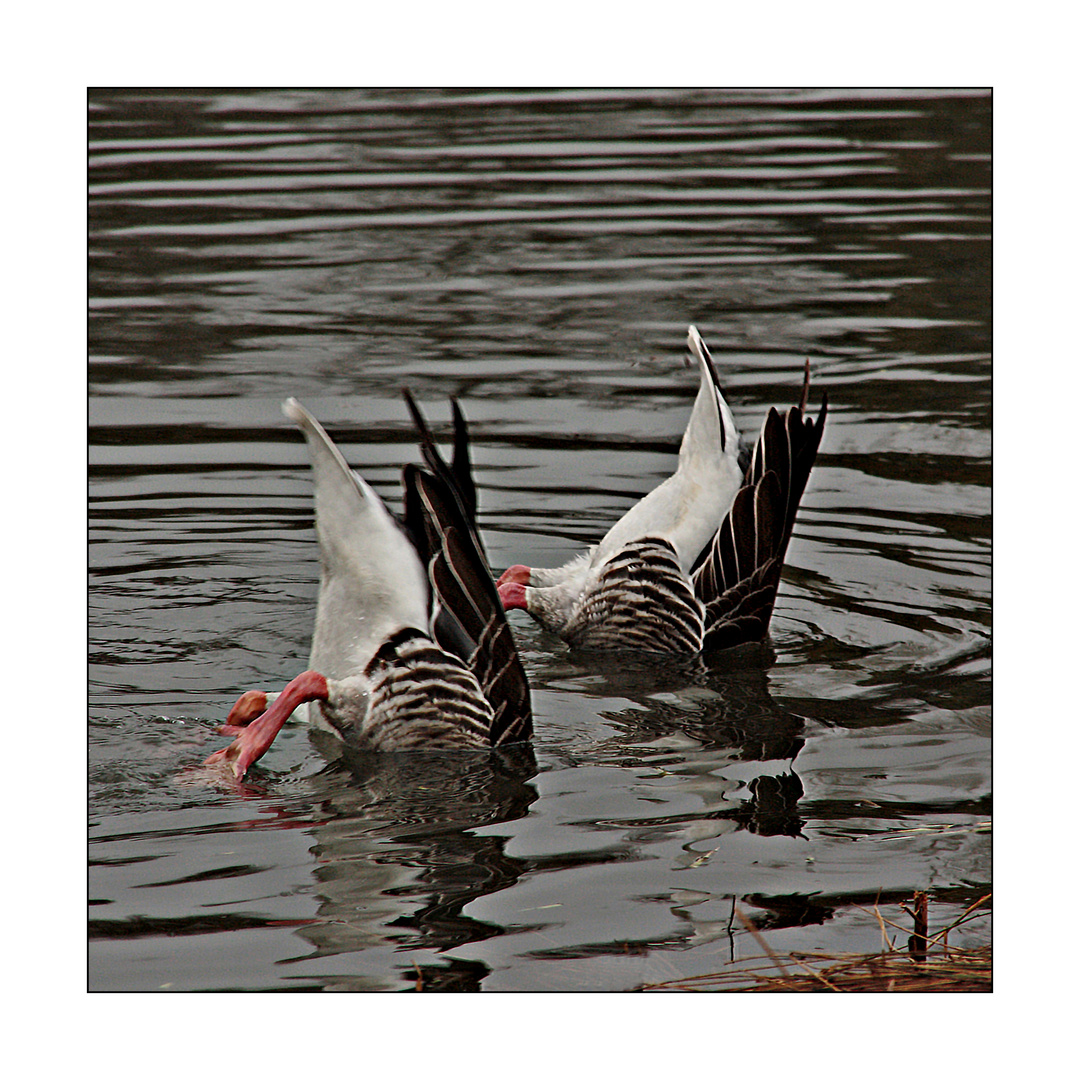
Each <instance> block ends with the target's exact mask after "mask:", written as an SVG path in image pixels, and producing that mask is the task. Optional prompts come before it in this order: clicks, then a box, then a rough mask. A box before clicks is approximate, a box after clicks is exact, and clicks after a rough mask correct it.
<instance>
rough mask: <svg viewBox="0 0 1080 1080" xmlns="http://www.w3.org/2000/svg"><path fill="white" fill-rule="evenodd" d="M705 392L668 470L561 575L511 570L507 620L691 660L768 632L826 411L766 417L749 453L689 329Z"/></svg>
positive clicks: (605, 645) (592, 642)
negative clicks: (515, 617)
mask: <svg viewBox="0 0 1080 1080" xmlns="http://www.w3.org/2000/svg"><path fill="white" fill-rule="evenodd" d="M687 343H688V346H689V349H690V352H691V353H692V354H693V356H694V357H695V358H696V360H697V363H698V367H699V370H700V376H701V385H700V388H699V390H698V393H697V397H696V398H695V400H694V407H693V410H692V411H691V414H690V420H689V422H688V423H687V426H686V432H685V434H684V435H683V439H682V443H681V445H680V447H679V462H678V467H677V468H676V471H675V473H674V474H673V475H672V476H669V477H668V478H667V479H666V480H665V481H664V482H663V483H661V484H660V485H659V486H658V487H657V488H655V489H654V490H653V491H651V492H650V493H649V494H648V495H646V496H645V497H644V498H643V499H641V500H640V501H639V502H638V503H636V504H635V505H634V506H633V507H631V508H630V510H628V511H627V513H626V514H625V515H624V516H623V517H622V518H621V519H620V520H619V521H617V522H616V523H615V524H614V525H613V526H612V527H611V529H610V530H609V531H608V533H607V535H606V536H604V538H603V539H602V540H601V541H600V542H599V543H598V544H596V545H594V546H593V547H592V548H590V549H589V550H588V551H586V552H583V553H582V554H580V555H578V556H577V557H575V558H573V559H571V560H570V561H569V562H568V563H566V565H565V566H561V567H557V568H553V569H538V568H534V567H527V566H522V565H516V566H511V567H509V568H508V569H507V570H506V571H505V572H504V573H503V574H502V575H501V576H500V578H499V580H498V582H497V586H498V591H499V597H500V599H501V600H502V602H503V607H504V608H505V609H506V610H507V611H514V610H517V609H521V610H525V611H527V612H528V613H529V614H530V615H531V616H532V617H533V618H534V619H535V620H536V621H537V622H538V623H539V624H540V625H541V626H543V627H544V628H545V629H547V630H550V631H552V632H554V633H555V634H557V635H558V636H559V637H561V638H562V639H563V640H564V641H566V642H567V643H568V644H570V645H571V646H572V647H575V648H580V649H596V650H634V651H645V652H653V653H664V654H668V655H680V656H681V655H693V654H698V653H702V652H706V651H712V650H716V649H723V648H729V647H732V646H736V645H741V644H744V643H747V642H752V641H763V640H764V639H765V638H766V636H767V635H768V630H769V620H770V619H771V617H772V611H773V605H774V603H775V601H776V591H777V588H778V587H779V584H780V571H781V569H782V568H783V564H784V556H785V553H786V551H787V546H788V541H789V540H790V539H791V531H792V528H793V526H794V524H795V513H796V511H797V510H798V507H799V500H800V499H801V498H802V493H803V490H804V489H805V487H806V482H807V479H808V478H809V476H810V470H811V468H812V466H813V464H814V459H815V458H816V456H817V450H818V446H819V445H820V443H821V436H822V432H823V430H824V427H825V417H826V414H827V412H828V399H827V396H826V395H825V394H822V401H821V410H820V412H819V413H818V416H817V419H816V420H811V419H809V418H808V417H807V416H806V415H805V414H806V404H807V396H808V394H809V389H810V362H809V360H807V362H806V366H805V371H804V375H803V386H802V395H801V398H800V401H799V404H798V405H796V406H793V407H791V408H790V409H788V410H787V412H786V413H785V414H783V415H781V414H780V413H779V412H778V411H777V410H776V409H775V408H771V409H770V410H769V412H768V414H767V416H766V418H765V420H764V422H763V424H762V427H761V432H760V435H759V437H758V440H757V444H756V445H755V447H754V450H753V453H752V454H751V453H750V452H749V451H748V450H747V447H746V445H745V443H744V442H743V439H742V437H741V435H740V433H739V430H738V428H737V427H736V425H735V421H734V418H733V417H732V414H731V410H730V408H729V407H728V404H727V402H726V401H725V400H724V395H723V393H722V392H721V389H720V382H719V379H718V378H717V375H716V368H715V366H714V364H713V361H712V357H711V355H710V353H709V350H708V347H707V346H706V345H705V342H704V341H703V340H702V337H701V335H700V334H699V333H698V331H697V328H696V327H694V326H691V327H690V328H689V331H688V335H687Z"/></svg>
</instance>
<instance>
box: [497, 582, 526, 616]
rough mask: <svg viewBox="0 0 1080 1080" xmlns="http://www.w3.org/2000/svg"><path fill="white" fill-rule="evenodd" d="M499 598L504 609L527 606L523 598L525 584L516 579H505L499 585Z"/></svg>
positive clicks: (510, 609) (511, 609)
mask: <svg viewBox="0 0 1080 1080" xmlns="http://www.w3.org/2000/svg"><path fill="white" fill-rule="evenodd" d="M499 599H500V600H501V601H502V606H503V610H504V611H513V610H514V609H515V608H525V609H527V608H528V604H527V603H526V600H525V586H524V585H522V584H521V583H520V582H518V581H505V582H503V584H502V585H500V586H499Z"/></svg>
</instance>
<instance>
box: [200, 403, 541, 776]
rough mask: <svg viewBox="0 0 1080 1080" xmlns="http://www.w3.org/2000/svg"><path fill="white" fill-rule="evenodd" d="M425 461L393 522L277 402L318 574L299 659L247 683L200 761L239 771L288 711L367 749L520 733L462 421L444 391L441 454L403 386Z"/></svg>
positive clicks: (294, 408)
mask: <svg viewBox="0 0 1080 1080" xmlns="http://www.w3.org/2000/svg"><path fill="white" fill-rule="evenodd" d="M405 398H406V401H407V403H408V405H409V408H410V411H411V412H412V414H413V418H414V420H416V422H417V426H418V428H419V431H420V436H421V449H422V452H423V456H424V459H425V463H426V464H427V465H428V468H429V470H430V471H428V470H425V469H422V468H420V467H419V466H417V465H412V464H410V465H406V466H405V468H404V470H403V476H402V480H403V485H404V492H405V515H404V521H399V520H398V519H396V518H395V517H394V516H393V515H392V514H391V513H390V511H389V510H388V509H387V508H386V506H385V504H384V503H383V501H382V499H380V498H379V496H378V494H377V493H376V492H375V491H374V490H373V489H372V488H371V487H370V486H369V485H368V484H367V483H366V482H365V481H364V479H363V478H362V477H360V476H359V475H358V474H357V473H355V472H353V471H352V470H351V469H350V468H349V467H348V465H347V464H346V462H345V458H344V457H343V456H342V454H341V451H340V450H339V449H338V447H337V446H335V444H334V442H333V440H332V439H331V438H330V436H329V435H328V434H327V433H326V431H325V430H324V428H323V427H322V425H321V424H320V423H319V422H318V421H317V420H316V419H315V417H314V416H312V415H311V413H310V412H308V410H307V409H306V408H304V406H303V405H301V404H300V403H299V402H298V401H296V399H295V398H289V400H288V401H286V402H285V403H284V405H283V406H282V411H283V412H284V413H285V415H286V416H287V417H288V418H289V419H290V420H292V421H293V422H294V423H296V424H297V425H298V426H299V427H300V429H301V431H302V432H303V434H304V438H305V439H306V441H307V446H308V451H309V453H310V456H311V464H312V471H313V478H314V488H315V529H316V534H317V538H318V545H319V560H320V571H321V572H320V581H319V595H318V603H317V607H316V615H315V633H314V638H313V640H312V646H311V656H310V659H309V662H308V669H307V670H306V671H304V672H302V673H301V674H299V675H297V676H296V677H295V678H294V679H292V680H291V681H290V682H289V683H288V684H287V685H286V686H285V688H284V689H283V690H282V691H281V692H280V693H278V694H268V693H266V692H264V691H261V690H249V691H248V692H246V693H245V694H242V695H241V696H240V698H239V699H238V700H237V702H236V704H235V705H234V706H233V708H232V710H231V711H230V713H229V715H228V718H227V720H226V723H225V725H224V726H223V727H222V728H220V729H219V731H220V733H221V734H223V735H233V736H236V738H235V740H234V742H233V743H232V744H231V745H230V746H227V747H225V748H224V749H222V750H218V751H217V752H215V753H213V754H211V755H210V757H208V758H207V759H206V761H205V763H204V764H206V765H213V764H217V763H221V762H224V763H226V764H227V765H229V766H230V767H231V769H232V771H233V773H234V774H235V776H236V777H237V778H238V779H242V778H243V777H244V775H245V773H246V772H247V770H248V769H249V768H250V767H251V765H252V764H253V763H254V762H255V761H256V760H258V759H259V758H260V757H261V756H262V755H263V754H265V753H266V751H267V750H268V749H269V748H270V746H271V744H272V743H273V741H274V739H275V737H276V736H277V733H278V732H279V731H280V730H281V728H282V726H283V725H284V724H285V722H286V721H287V720H288V719H289V717H290V716H293V715H295V716H296V718H297V719H300V720H307V721H308V722H309V723H310V724H312V726H314V727H318V728H322V729H324V730H326V731H328V732H330V733H331V734H333V735H336V736H338V737H340V738H341V739H342V740H343V741H346V742H350V743H352V744H354V745H357V746H361V747H365V748H368V749H372V750H381V751H404V750H452V749H492V748H495V747H500V746H503V745H505V744H509V743H513V742H520V741H525V740H527V739H529V738H530V737H531V735H532V710H531V705H530V696H529V687H528V682H527V680H526V677H525V671H524V668H523V667H522V664H521V660H520V658H519V657H518V654H517V650H516V648H515V646H514V640H513V637H512V635H511V633H510V628H509V626H508V625H507V622H506V617H505V615H504V613H503V609H502V605H501V604H500V602H499V596H498V593H497V591H496V588H495V582H494V579H493V578H492V575H491V572H490V570H489V568H488V565H487V562H486V559H485V557H484V555H483V554H482V550H481V549H480V547H479V546H478V545H479V540H478V537H477V532H476V523H475V511H476V490H475V487H474V486H473V482H472V477H471V472H470V465H469V457H468V432H467V427H466V424H465V420H464V417H463V416H462V414H461V412H460V410H459V408H458V406H457V403H456V402H453V408H454V428H455V449H454V456H453V461H452V464H451V465H447V464H446V463H445V462H444V461H443V460H442V458H441V457H440V456H439V453H438V451H437V450H436V448H435V445H434V441H433V439H432V437H431V434H430V431H429V430H428V428H427V425H426V424H425V423H424V421H423V417H422V416H421V414H420V413H419V410H418V409H417V408H416V405H415V402H414V401H413V400H412V397H411V395H409V393H408V392H407V391H406V392H405Z"/></svg>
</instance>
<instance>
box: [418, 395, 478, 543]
mask: <svg viewBox="0 0 1080 1080" xmlns="http://www.w3.org/2000/svg"><path fill="white" fill-rule="evenodd" d="M401 393H402V396H403V397H404V398H405V404H406V405H407V406H408V407H409V412H410V414H411V415H412V419H413V423H414V424H415V425H416V431H417V434H418V435H419V437H420V453H421V455H422V456H423V458H424V463H425V464H426V465H427V467H428V468H429V469H430V470H431V472H432V473H434V474H435V476H437V477H438V478H439V479H440V480H441V481H442V482H443V483H444V484H445V485H446V486H447V487H448V488H449V489H450V491H451V492H452V493H453V495H454V498H455V500H456V501H457V503H458V506H459V507H460V508H461V512H462V515H463V516H464V518H465V523H466V525H467V527H468V528H469V530H470V532H471V533H472V536H473V540H474V541H475V543H476V546H477V548H478V549H479V551H480V554H481V555H484V562H485V564H486V563H487V556H486V553H485V552H484V545H483V543H482V542H481V540H480V533H479V530H478V529H477V526H476V484H475V482H474V480H473V475H472V460H471V457H470V452H469V425H468V424H467V423H466V421H465V416H464V415H463V413H462V411H461V407H460V406H459V405H458V403H457V401H456V400H455V399H454V398H451V399H450V407H451V409H452V410H453V414H454V455H453V457H452V458H451V463H450V464H449V465H447V463H446V461H445V460H444V459H443V456H442V455H441V454H440V453H439V449H438V447H437V446H436V445H435V439H434V437H433V436H432V434H431V429H430V428H429V427H428V424H427V421H426V420H425V419H424V414H423V413H422V412H420V407H419V406H418V405H417V404H416V401H415V399H414V398H413V396H412V394H411V393H410V392H409V391H408V390H402V392H401ZM406 521H407V524H408V525H409V527H410V528H412V527H413V524H414V523H413V522H411V521H408V518H407V517H406Z"/></svg>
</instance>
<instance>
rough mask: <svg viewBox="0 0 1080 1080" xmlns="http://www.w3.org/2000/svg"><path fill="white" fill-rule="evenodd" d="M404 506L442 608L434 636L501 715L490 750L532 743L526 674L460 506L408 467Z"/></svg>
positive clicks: (436, 482) (437, 482)
mask: <svg viewBox="0 0 1080 1080" xmlns="http://www.w3.org/2000/svg"><path fill="white" fill-rule="evenodd" d="M404 483H405V501H406V506H407V507H408V506H409V505H410V503H411V504H412V507H413V509H412V510H411V511H410V513H411V514H412V516H413V517H414V518H415V517H417V516H419V517H422V519H423V522H424V526H425V529H424V544H423V547H422V548H420V556H421V559H422V560H423V561H424V562H425V563H426V565H427V567H428V579H429V581H430V582H431V587H432V590H433V593H434V600H435V603H436V605H437V617H436V620H435V636H436V639H437V640H438V641H439V644H440V645H442V646H443V648H445V649H448V650H450V651H451V652H453V653H455V654H456V655H457V656H460V657H461V659H462V660H464V661H465V662H466V663H467V664H468V665H469V668H470V669H471V670H472V672H473V674H474V675H475V676H476V679H477V682H479V683H480V688H481V689H482V690H483V692H484V696H485V697H486V698H487V700H488V702H489V703H490V705H491V708H492V711H493V712H494V714H495V719H494V722H493V724H492V728H491V743H492V745H493V746H500V745H502V744H504V743H511V742H519V741H521V740H524V739H528V738H529V737H530V736H531V735H532V703H531V699H530V696H529V683H528V680H527V678H526V676H525V668H524V666H523V665H522V663H521V658H520V657H519V656H518V652H517V647H516V646H515V644H514V638H513V635H512V634H511V632H510V627H509V625H508V624H507V622H506V615H505V613H504V611H503V606H502V603H501V601H500V600H499V593H498V591H497V590H496V588H495V582H494V581H493V580H492V578H491V573H490V571H489V570H488V567H487V563H486V561H485V560H484V558H483V556H482V555H481V553H480V551H479V549H478V548H477V546H476V543H475V541H474V539H473V532H472V530H471V529H470V528H469V527H468V523H467V522H466V520H465V517H464V514H463V511H462V508H461V506H460V504H459V501H458V499H457V498H456V496H455V495H454V493H453V492H452V491H451V489H450V487H449V486H448V485H447V484H446V483H445V482H444V481H443V480H442V479H441V478H440V477H437V476H434V475H432V474H430V473H426V472H424V471H423V470H422V469H421V468H419V467H418V466H416V465H407V466H406V467H405V473H404Z"/></svg>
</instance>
